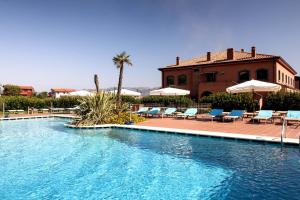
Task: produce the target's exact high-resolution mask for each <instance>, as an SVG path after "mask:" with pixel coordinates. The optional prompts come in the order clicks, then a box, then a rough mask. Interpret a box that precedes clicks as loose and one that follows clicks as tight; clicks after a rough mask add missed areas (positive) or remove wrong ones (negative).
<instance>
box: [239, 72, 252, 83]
mask: <svg viewBox="0 0 300 200" xmlns="http://www.w3.org/2000/svg"><path fill="white" fill-rule="evenodd" d="M249 79H250V73H249V71H241V72H239V82H244V81H249Z"/></svg>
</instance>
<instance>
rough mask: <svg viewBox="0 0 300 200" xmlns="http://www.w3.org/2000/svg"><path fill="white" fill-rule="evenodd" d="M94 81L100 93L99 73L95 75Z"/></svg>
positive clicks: (97, 91)
mask: <svg viewBox="0 0 300 200" xmlns="http://www.w3.org/2000/svg"><path fill="white" fill-rule="evenodd" d="M94 83H95V86H96V93H97V94H98V93H99V78H98V75H97V74H95V75H94Z"/></svg>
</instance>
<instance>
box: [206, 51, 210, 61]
mask: <svg viewBox="0 0 300 200" xmlns="http://www.w3.org/2000/svg"><path fill="white" fill-rule="evenodd" d="M210 60H211V53H210V52H207V61H210Z"/></svg>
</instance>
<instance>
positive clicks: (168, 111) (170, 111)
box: [160, 108, 177, 118]
mask: <svg viewBox="0 0 300 200" xmlns="http://www.w3.org/2000/svg"><path fill="white" fill-rule="evenodd" d="M176 110H177V109H176V108H167V109H166V110H165V111H164V112H162V113H160V116H161V117H162V118H163V117H164V116H167V117H168V116H172V115H174V113H175V112H176Z"/></svg>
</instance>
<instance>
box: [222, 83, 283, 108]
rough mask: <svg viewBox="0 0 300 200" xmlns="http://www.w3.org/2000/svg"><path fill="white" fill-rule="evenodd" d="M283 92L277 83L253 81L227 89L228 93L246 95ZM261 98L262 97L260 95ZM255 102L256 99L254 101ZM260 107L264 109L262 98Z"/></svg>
mask: <svg viewBox="0 0 300 200" xmlns="http://www.w3.org/2000/svg"><path fill="white" fill-rule="evenodd" d="M279 90H281V86H280V85H278V84H275V83H268V82H264V81H258V80H253V79H252V80H251V81H246V82H243V83H240V84H237V85H234V86H231V87H228V88H226V91H227V92H228V93H244V92H252V93H253V94H254V93H255V92H278V91H279ZM260 96H261V95H260ZM253 102H254V99H253ZM259 107H260V109H261V107H262V96H261V99H260V101H259ZM253 109H254V108H253Z"/></svg>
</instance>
